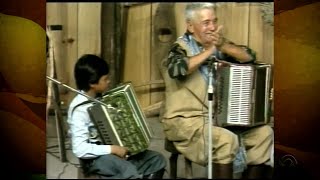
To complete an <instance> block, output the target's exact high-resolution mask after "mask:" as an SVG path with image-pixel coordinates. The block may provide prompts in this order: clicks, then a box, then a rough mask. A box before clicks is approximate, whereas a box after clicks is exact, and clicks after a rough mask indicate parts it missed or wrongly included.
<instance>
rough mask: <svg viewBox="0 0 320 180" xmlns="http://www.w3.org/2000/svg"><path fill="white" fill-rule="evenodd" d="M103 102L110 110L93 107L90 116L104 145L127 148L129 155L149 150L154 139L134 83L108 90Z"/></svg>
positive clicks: (102, 106) (89, 109)
mask: <svg viewBox="0 0 320 180" xmlns="http://www.w3.org/2000/svg"><path fill="white" fill-rule="evenodd" d="M100 101H102V102H103V103H105V104H107V105H108V106H105V105H102V104H94V105H93V106H91V107H89V108H88V112H89V115H90V118H91V120H92V121H93V123H94V124H95V125H96V127H97V130H98V133H99V135H100V137H101V140H102V143H103V144H114V145H119V146H123V147H127V148H128V152H129V154H130V155H134V154H138V153H140V152H142V151H144V150H146V149H147V148H148V147H149V144H150V139H151V136H152V135H151V132H150V129H149V127H148V125H147V122H146V118H145V116H144V114H143V112H142V111H141V108H140V105H139V103H138V101H137V98H136V94H135V92H134V90H133V88H132V85H131V83H125V84H122V85H120V86H118V87H116V88H114V89H111V90H109V91H108V92H107V93H106V94H104V95H103V96H102V99H101V100H100Z"/></svg>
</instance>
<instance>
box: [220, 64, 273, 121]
mask: <svg viewBox="0 0 320 180" xmlns="http://www.w3.org/2000/svg"><path fill="white" fill-rule="evenodd" d="M215 67H216V75H215V76H216V79H217V82H216V85H215V87H216V99H217V105H216V110H217V112H216V116H217V118H216V123H217V125H218V126H221V127H226V126H244V127H252V126H256V125H261V124H268V123H269V122H270V117H271V116H270V115H271V113H270V112H271V104H272V103H271V99H272V98H271V94H272V90H273V86H272V84H273V83H272V82H273V81H272V78H273V70H272V65H271V64H264V63H256V64H233V63H228V62H223V61H222V62H220V61H219V62H215Z"/></svg>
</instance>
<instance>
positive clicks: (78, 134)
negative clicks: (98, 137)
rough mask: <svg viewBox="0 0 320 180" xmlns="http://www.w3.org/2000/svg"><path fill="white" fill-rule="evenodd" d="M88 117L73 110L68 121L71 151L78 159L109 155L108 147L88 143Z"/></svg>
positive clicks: (85, 113)
mask: <svg viewBox="0 0 320 180" xmlns="http://www.w3.org/2000/svg"><path fill="white" fill-rule="evenodd" d="M86 118H89V115H88V113H87V112H86V111H81V110H75V111H74V112H73V113H72V115H71V117H70V120H69V126H70V131H71V136H72V150H73V153H74V154H75V155H76V156H77V157H78V158H95V157H98V156H101V155H106V154H111V146H110V145H97V144H91V143H89V142H88V138H89V129H88V125H87V122H88V119H86Z"/></svg>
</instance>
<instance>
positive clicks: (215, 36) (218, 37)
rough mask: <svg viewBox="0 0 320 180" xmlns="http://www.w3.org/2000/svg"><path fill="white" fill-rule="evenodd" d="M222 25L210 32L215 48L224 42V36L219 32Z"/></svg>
mask: <svg viewBox="0 0 320 180" xmlns="http://www.w3.org/2000/svg"><path fill="white" fill-rule="evenodd" d="M222 27H223V26H222V25H220V26H219V27H218V28H217V29H216V30H215V31H214V32H213V33H212V35H211V36H212V44H213V45H214V46H216V47H217V48H220V47H221V46H222V45H223V44H224V42H225V38H224V37H223V35H222V34H221V29H222Z"/></svg>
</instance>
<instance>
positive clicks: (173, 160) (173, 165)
mask: <svg viewBox="0 0 320 180" xmlns="http://www.w3.org/2000/svg"><path fill="white" fill-rule="evenodd" d="M178 156H179V154H176V153H171V156H170V178H171V179H177V161H178Z"/></svg>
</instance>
